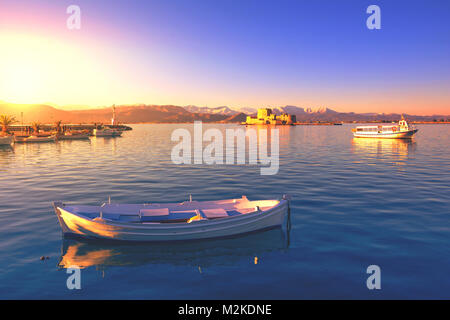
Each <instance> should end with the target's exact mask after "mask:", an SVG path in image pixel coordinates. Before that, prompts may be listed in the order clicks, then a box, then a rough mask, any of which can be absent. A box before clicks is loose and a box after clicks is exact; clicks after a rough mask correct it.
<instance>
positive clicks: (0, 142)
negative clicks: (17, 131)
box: [0, 136, 14, 146]
mask: <svg viewBox="0 0 450 320" xmlns="http://www.w3.org/2000/svg"><path fill="white" fill-rule="evenodd" d="M13 142H14V137H13V136H0V146H10V145H12V144H13Z"/></svg>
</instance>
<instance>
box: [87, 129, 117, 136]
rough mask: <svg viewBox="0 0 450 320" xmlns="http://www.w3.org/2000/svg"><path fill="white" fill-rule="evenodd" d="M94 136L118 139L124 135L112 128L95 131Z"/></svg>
mask: <svg viewBox="0 0 450 320" xmlns="http://www.w3.org/2000/svg"><path fill="white" fill-rule="evenodd" d="M93 134H94V136H96V137H118V136H121V135H122V131H119V130H116V129H110V128H104V129H94V132H93Z"/></svg>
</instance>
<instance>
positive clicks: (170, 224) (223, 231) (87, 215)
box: [53, 195, 290, 242]
mask: <svg viewBox="0 0 450 320" xmlns="http://www.w3.org/2000/svg"><path fill="white" fill-rule="evenodd" d="M289 202H290V198H289V196H287V195H284V196H283V197H282V198H281V199H280V200H257V201H250V200H248V199H247V197H245V196H242V198H239V199H229V200H218V201H192V200H190V201H185V202H181V203H165V204H162V203H161V204H158V203H154V204H153V203H152V204H111V203H104V204H102V205H101V206H68V205H65V204H63V203H61V202H54V203H53V207H54V209H55V213H56V216H57V217H58V221H59V224H60V226H61V228H62V232H63V234H64V235H66V236H67V235H68V236H75V237H81V238H92V239H103V240H121V241H164V242H165V241H180V240H196V239H209V238H223V237H230V236H236V235H241V234H246V233H251V232H254V231H258V230H265V229H270V228H275V227H279V226H281V225H282V224H283V221H284V217H285V214H286V213H287V212H288V209H289Z"/></svg>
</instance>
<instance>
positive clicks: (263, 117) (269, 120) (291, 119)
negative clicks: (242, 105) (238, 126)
mask: <svg viewBox="0 0 450 320" xmlns="http://www.w3.org/2000/svg"><path fill="white" fill-rule="evenodd" d="M296 122H297V118H296V117H295V115H292V114H287V113H283V114H281V115H279V116H277V115H276V114H274V113H272V109H269V108H261V109H258V113H257V115H256V118H253V117H251V116H247V120H246V121H245V122H243V123H242V124H278V125H293V124H295V123H296Z"/></svg>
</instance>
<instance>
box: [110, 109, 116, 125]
mask: <svg viewBox="0 0 450 320" xmlns="http://www.w3.org/2000/svg"><path fill="white" fill-rule="evenodd" d="M112 110H113V116H112V119H111V125H113V126H115V125H116V105H115V104H113V106H112Z"/></svg>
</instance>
